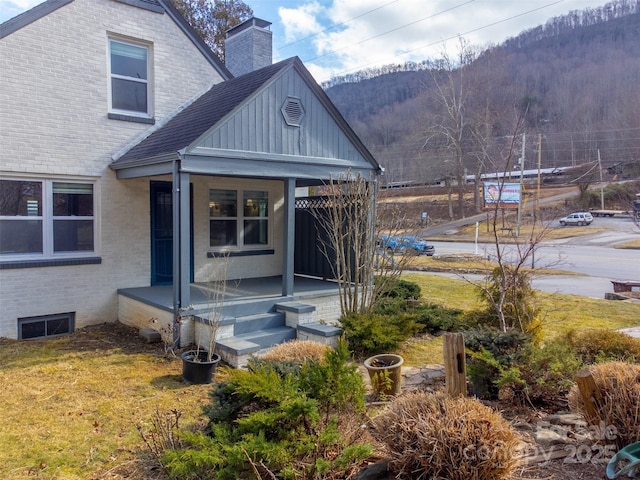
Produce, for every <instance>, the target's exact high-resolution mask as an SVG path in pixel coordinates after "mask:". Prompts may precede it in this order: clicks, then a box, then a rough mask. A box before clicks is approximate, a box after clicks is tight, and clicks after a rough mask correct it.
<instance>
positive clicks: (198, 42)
mask: <svg viewBox="0 0 640 480" xmlns="http://www.w3.org/2000/svg"><path fill="white" fill-rule="evenodd" d="M73 1H74V0H47V1H45V2H43V3H41V4H39V5H36V6H35V7H33V8H32V9H30V10H27V11H26V12H23V13H21V14H20V15H17V16H15V17H13V18H11V19H9V20H7V21H6V22H4V23H2V24H0V39H2V38H4V37H7V36H9V35H11V34H12V33H14V32H17V31H18V30H20V29H21V28H24V27H26V26H28V25H30V24H32V23H33V22H35V21H36V20H39V19H40V18H43V17H45V16H47V15H49V14H50V13H53V12H55V11H56V10H58V9H59V8H62V7H64V6H65V5H68V4H70V3H72V2H73ZM113 1H116V2H119V3H124V4H126V5H131V6H133V7H137V8H142V9H145V10H149V11H151V12H155V13H160V14H165V13H166V14H167V15H169V17H170V18H171V19H172V20H173V21H174V22H175V23H176V24H177V25H178V27H179V28H180V29H181V30H182V32H183V33H184V34H185V35H186V36H187V37H188V38H189V40H191V42H192V43H193V44H194V45H195V47H196V48H197V49H198V50H199V51H200V53H202V55H203V56H204V57H205V58H206V59H207V60H208V61H209V63H210V64H211V65H213V67H214V68H215V69H216V70H217V71H218V73H219V74H220V75H221V76H222V78H223V79H225V80H226V79H229V78H233V75H232V74H231V72H229V70H228V69H227V67H225V66H224V64H223V63H222V62H221V61H220V59H219V58H218V56H217V55H216V54H215V53H214V52H213V51H212V50H211V49H210V48H209V46H208V45H207V44H206V43H205V42H204V41H203V40H202V39H201V38H200V37H199V36H198V34H197V33H196V31H195V30H194V29H193V28H192V27H191V25H189V23H188V22H187V21H186V19H185V18H184V17H183V16H182V15H181V14H180V12H179V11H178V10H177V9H176V7H174V5H173V3H171V0H113Z"/></svg>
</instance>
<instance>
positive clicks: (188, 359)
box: [180, 350, 220, 384]
mask: <svg viewBox="0 0 640 480" xmlns="http://www.w3.org/2000/svg"><path fill="white" fill-rule="evenodd" d="M208 357H209V353H208V352H207V351H205V350H200V351H198V350H187V351H186V352H183V353H182V355H180V358H181V359H182V378H183V379H184V380H185V381H186V382H189V383H195V384H202V383H211V381H212V378H213V374H214V372H215V371H216V368H217V367H218V363H220V355H218V354H217V353H213V354H211V360H209V359H208Z"/></svg>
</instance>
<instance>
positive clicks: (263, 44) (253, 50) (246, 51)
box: [224, 17, 272, 77]
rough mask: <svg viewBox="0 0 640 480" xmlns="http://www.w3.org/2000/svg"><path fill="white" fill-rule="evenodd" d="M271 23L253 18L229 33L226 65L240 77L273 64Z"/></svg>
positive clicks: (226, 45)
mask: <svg viewBox="0 0 640 480" xmlns="http://www.w3.org/2000/svg"><path fill="white" fill-rule="evenodd" d="M270 25H271V22H267V21H266V20H260V19H259V18H255V17H252V18H250V19H249V20H247V21H245V22H243V23H241V24H240V25H236V26H235V27H233V28H232V29H230V30H229V31H228V32H227V38H226V40H225V53H224V58H225V65H226V67H227V68H228V69H229V71H230V72H231V73H232V74H233V75H234V76H235V77H239V76H240V75H244V74H245V73H249V72H253V71H254V70H258V69H259V68H262V67H266V66H267V65H271V63H272V38H271V37H272V32H271V30H269V26H270Z"/></svg>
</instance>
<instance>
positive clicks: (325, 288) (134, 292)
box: [118, 276, 338, 311]
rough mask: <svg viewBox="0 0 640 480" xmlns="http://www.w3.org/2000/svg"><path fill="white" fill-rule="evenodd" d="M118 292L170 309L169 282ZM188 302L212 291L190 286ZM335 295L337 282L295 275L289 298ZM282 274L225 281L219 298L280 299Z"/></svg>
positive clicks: (201, 302)
mask: <svg viewBox="0 0 640 480" xmlns="http://www.w3.org/2000/svg"><path fill="white" fill-rule="evenodd" d="M118 294H120V295H124V296H126V297H129V298H133V299H134V300H138V301H141V302H143V303H145V304H147V305H152V306H154V307H157V308H161V309H163V310H167V311H173V285H156V286H152V287H133V288H121V289H119V290H118ZM190 294H191V304H192V305H193V306H194V307H197V306H198V305H206V304H207V303H208V302H211V299H212V293H211V291H210V287H209V286H208V285H207V284H206V283H204V282H203V283H197V282H196V283H192V284H191V285H190ZM337 294H338V284H337V283H336V282H334V281H327V280H322V279H318V278H310V277H302V276H296V277H295V278H294V283H293V295H291V296H290V297H286V298H288V299H290V300H302V299H304V298H310V297H322V296H328V295H337ZM281 297H283V295H282V277H281V276H274V277H260V278H245V279H242V280H227V285H226V291H225V292H224V297H223V298H218V300H219V301H222V302H224V303H225V304H226V305H229V304H233V303H236V302H246V301H250V300H258V299H268V298H281Z"/></svg>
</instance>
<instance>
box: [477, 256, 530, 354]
mask: <svg viewBox="0 0 640 480" xmlns="http://www.w3.org/2000/svg"><path fill="white" fill-rule="evenodd" d="M531 276H532V273H531V272H530V271H528V270H524V269H517V268H513V267H511V266H508V265H502V266H501V267H496V268H494V269H493V271H492V272H491V274H490V275H489V278H488V281H487V285H486V286H484V287H482V288H478V294H479V296H480V299H481V300H482V301H483V302H484V303H485V305H486V308H485V310H484V312H483V314H482V315H481V317H480V318H481V320H482V323H487V324H489V325H492V326H494V327H496V328H499V329H501V330H519V331H521V332H523V333H526V334H527V335H529V336H530V337H531V339H532V340H533V341H534V342H536V343H537V342H539V341H540V340H541V338H542V331H541V328H542V324H541V322H540V320H539V318H538V317H539V315H540V309H539V308H538V307H537V306H536V304H535V299H536V292H535V290H534V289H533V287H532V286H531Z"/></svg>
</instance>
